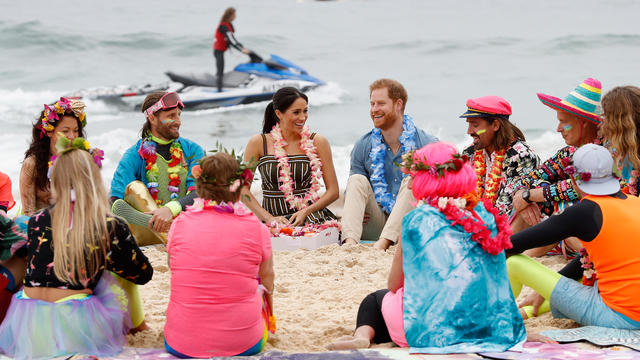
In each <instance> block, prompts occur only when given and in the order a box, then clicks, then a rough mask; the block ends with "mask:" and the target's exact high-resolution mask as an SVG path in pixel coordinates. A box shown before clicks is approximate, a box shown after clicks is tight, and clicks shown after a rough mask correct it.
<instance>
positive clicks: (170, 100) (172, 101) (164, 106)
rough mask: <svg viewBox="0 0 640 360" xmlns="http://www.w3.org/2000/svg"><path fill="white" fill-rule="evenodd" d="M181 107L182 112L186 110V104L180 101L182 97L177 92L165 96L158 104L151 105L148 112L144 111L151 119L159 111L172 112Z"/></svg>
mask: <svg viewBox="0 0 640 360" xmlns="http://www.w3.org/2000/svg"><path fill="white" fill-rule="evenodd" d="M176 107H179V108H180V110H182V109H184V104H183V103H182V101H181V100H180V96H178V94H177V93H175V92H169V93H166V94H164V95H163V96H162V97H161V98H160V100H158V102H157V103H155V104H153V105H151V107H149V108H148V109H147V110H145V111H144V115H145V116H146V117H149V116H150V115H151V114H153V113H155V112H156V111H159V110H171V109H173V108H176Z"/></svg>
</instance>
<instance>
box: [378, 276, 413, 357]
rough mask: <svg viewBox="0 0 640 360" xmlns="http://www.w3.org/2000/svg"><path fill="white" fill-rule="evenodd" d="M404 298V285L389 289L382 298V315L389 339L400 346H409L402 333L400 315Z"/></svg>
mask: <svg viewBox="0 0 640 360" xmlns="http://www.w3.org/2000/svg"><path fill="white" fill-rule="evenodd" d="M403 298H404V287H401V288H400V289H398V290H396V292H391V291H389V292H388V293H386V294H385V295H384V297H383V298H382V309H381V311H382V317H383V318H384V322H385V324H387V330H389V336H390V337H391V340H392V341H393V342H394V343H395V344H396V345H398V346H400V347H409V344H407V337H406V336H405V334H404V317H403V315H402V304H403Z"/></svg>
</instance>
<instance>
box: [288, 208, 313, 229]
mask: <svg viewBox="0 0 640 360" xmlns="http://www.w3.org/2000/svg"><path fill="white" fill-rule="evenodd" d="M308 209H309V208H305V209H302V210H300V211H298V212H296V213H295V214H293V215H291V217H290V218H289V224H291V225H293V226H302V225H304V223H305V221H307V216H309V210H308Z"/></svg>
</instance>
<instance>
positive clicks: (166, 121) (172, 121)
mask: <svg viewBox="0 0 640 360" xmlns="http://www.w3.org/2000/svg"><path fill="white" fill-rule="evenodd" d="M160 122H161V123H162V124H164V125H167V124H171V123H174V122H175V120H173V119H164V120H160Z"/></svg>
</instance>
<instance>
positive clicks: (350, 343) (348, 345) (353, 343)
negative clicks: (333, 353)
mask: <svg viewBox="0 0 640 360" xmlns="http://www.w3.org/2000/svg"><path fill="white" fill-rule="evenodd" d="M369 345H371V344H370V343H369V340H367V339H365V338H361V337H355V336H351V335H346V336H343V337H341V338H338V340H336V341H334V342H332V343H331V344H329V345H327V349H329V350H353V349H366V348H368V347H369Z"/></svg>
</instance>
